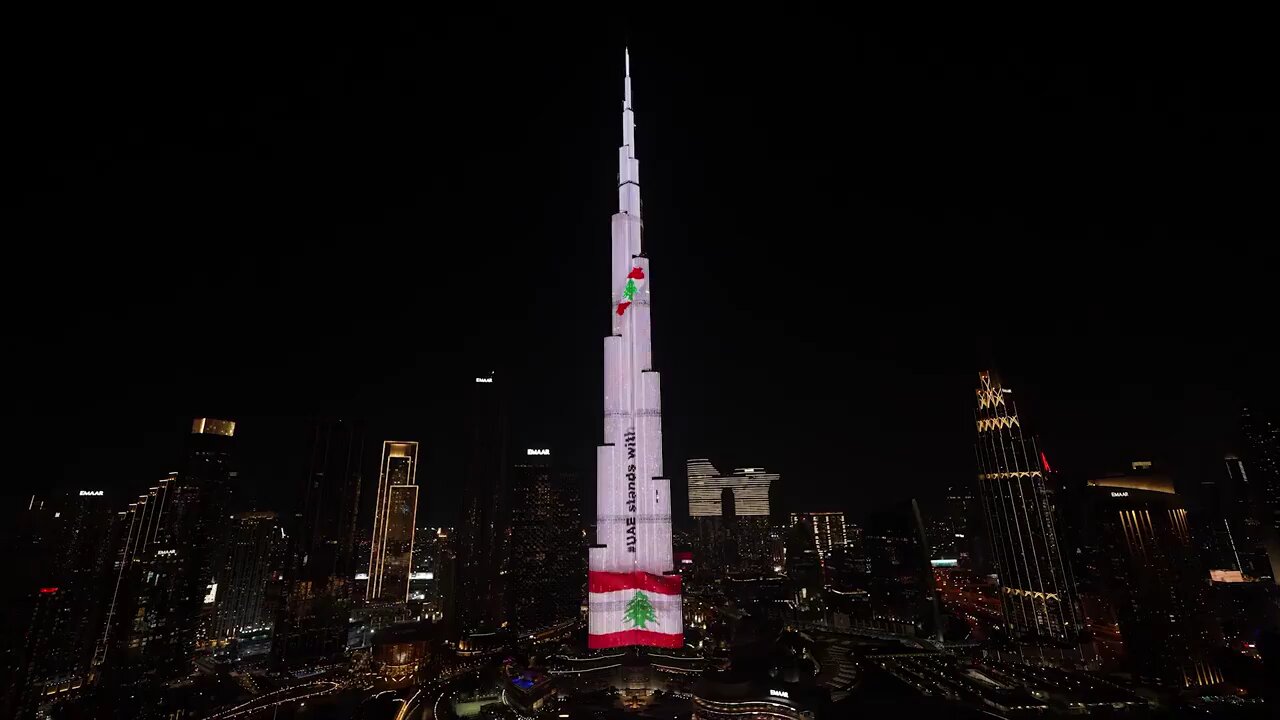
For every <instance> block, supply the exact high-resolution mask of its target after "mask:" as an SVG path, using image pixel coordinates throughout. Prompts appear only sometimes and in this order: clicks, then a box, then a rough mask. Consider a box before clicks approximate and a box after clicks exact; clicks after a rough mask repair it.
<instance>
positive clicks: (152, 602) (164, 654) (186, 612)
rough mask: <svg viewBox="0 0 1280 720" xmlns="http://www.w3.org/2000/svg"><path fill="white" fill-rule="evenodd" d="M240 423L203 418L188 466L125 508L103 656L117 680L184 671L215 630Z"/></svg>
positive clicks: (194, 430) (195, 427)
mask: <svg viewBox="0 0 1280 720" xmlns="http://www.w3.org/2000/svg"><path fill="white" fill-rule="evenodd" d="M235 428H236V424H235V423H234V422H232V421H230V420H217V419H213V418H196V419H195V421H194V422H193V423H192V427H191V435H190V436H189V438H188V445H189V451H188V454H187V462H186V464H185V466H184V468H183V470H182V471H180V472H175V473H172V474H171V475H170V477H168V478H165V479H164V480H161V481H160V482H159V483H157V484H156V485H155V486H153V487H151V488H150V489H149V490H148V492H147V493H146V494H144V495H141V496H139V498H138V500H137V502H135V503H132V504H131V505H130V506H129V509H128V510H127V511H126V512H125V513H124V515H122V516H121V521H122V522H123V523H124V529H122V530H121V532H120V536H121V538H122V540H123V542H122V543H121V544H120V546H119V547H118V548H116V549H115V550H116V552H117V553H118V554H117V557H116V563H115V566H116V567H115V575H116V577H115V587H114V589H113V592H112V601H111V603H110V605H109V606H108V610H107V615H108V619H107V622H106V628H105V630H104V632H103V634H102V639H101V640H100V641H99V643H98V645H97V647H96V648H95V652H94V664H95V666H97V667H98V668H99V669H100V670H101V672H102V675H103V677H105V678H108V682H109V684H114V685H126V684H131V683H136V682H140V681H147V682H150V683H154V682H155V681H157V680H164V679H167V678H173V677H177V676H179V675H181V674H183V673H185V672H187V671H188V670H189V669H190V663H191V659H192V657H193V656H194V653H195V650H196V649H197V647H198V646H201V645H204V644H205V643H206V642H207V641H209V640H210V638H209V633H210V628H211V626H212V618H213V617H214V612H213V610H214V608H215V603H216V599H217V586H216V584H215V579H214V578H215V573H216V570H217V568H218V566H219V565H220V563H221V562H222V560H223V558H224V555H223V549H224V548H225V546H226V537H227V531H228V528H229V524H228V519H229V517H228V514H227V506H228V503H229V494H230V491H231V488H230V480H231V478H232V477H233V474H234V473H233V471H232V470H231V469H230V463H231V451H232V444H233V441H234V436H235Z"/></svg>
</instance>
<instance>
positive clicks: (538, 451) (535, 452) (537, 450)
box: [524, 448, 551, 455]
mask: <svg viewBox="0 0 1280 720" xmlns="http://www.w3.org/2000/svg"><path fill="white" fill-rule="evenodd" d="M524 452H525V454H526V455H550V454H551V449H550V448H529V449H527V450H525V451H524Z"/></svg>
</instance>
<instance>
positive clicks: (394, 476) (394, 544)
mask: <svg viewBox="0 0 1280 720" xmlns="http://www.w3.org/2000/svg"><path fill="white" fill-rule="evenodd" d="M417 477H418V443H416V442H412V441H410V442H400V441H392V440H387V441H385V442H383V443H382V460H381V462H380V463H379V470H378V497H377V500H376V501H375V504H374V507H373V548H372V551H371V552H370V555H369V587H368V592H367V598H368V599H369V600H383V601H388V602H406V601H408V599H409V576H410V574H411V573H412V572H413V535H414V523H416V522H417V519H418V480H417Z"/></svg>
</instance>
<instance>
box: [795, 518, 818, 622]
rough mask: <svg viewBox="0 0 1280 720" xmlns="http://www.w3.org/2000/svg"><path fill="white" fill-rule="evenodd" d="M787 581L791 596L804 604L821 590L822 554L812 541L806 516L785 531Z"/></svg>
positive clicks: (811, 528) (810, 526)
mask: <svg viewBox="0 0 1280 720" xmlns="http://www.w3.org/2000/svg"><path fill="white" fill-rule="evenodd" d="M786 554H787V562H786V573H787V581H788V584H789V585H790V586H791V594H792V598H793V600H794V601H795V602H797V603H799V604H801V605H804V604H806V603H808V602H809V601H810V600H811V599H812V598H815V597H817V596H818V594H819V593H820V592H821V591H822V586H823V577H822V556H821V555H819V554H818V545H817V543H816V542H815V541H814V535H813V526H812V525H810V524H809V520H808V519H807V518H803V517H802V518H799V520H798V521H797V522H796V523H795V524H794V525H792V526H791V529H790V530H789V531H788V532H787V553H786Z"/></svg>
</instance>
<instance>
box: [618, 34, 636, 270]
mask: <svg viewBox="0 0 1280 720" xmlns="http://www.w3.org/2000/svg"><path fill="white" fill-rule="evenodd" d="M622 56H623V61H624V70H623V72H624V74H623V78H622V147H620V148H618V212H623V213H627V214H628V215H635V216H636V217H639V216H640V164H639V162H638V161H637V160H636V118H635V114H634V113H633V112H632V111H631V49H630V48H625V47H624V48H623V51H622ZM635 253H636V254H639V248H636V249H635Z"/></svg>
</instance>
